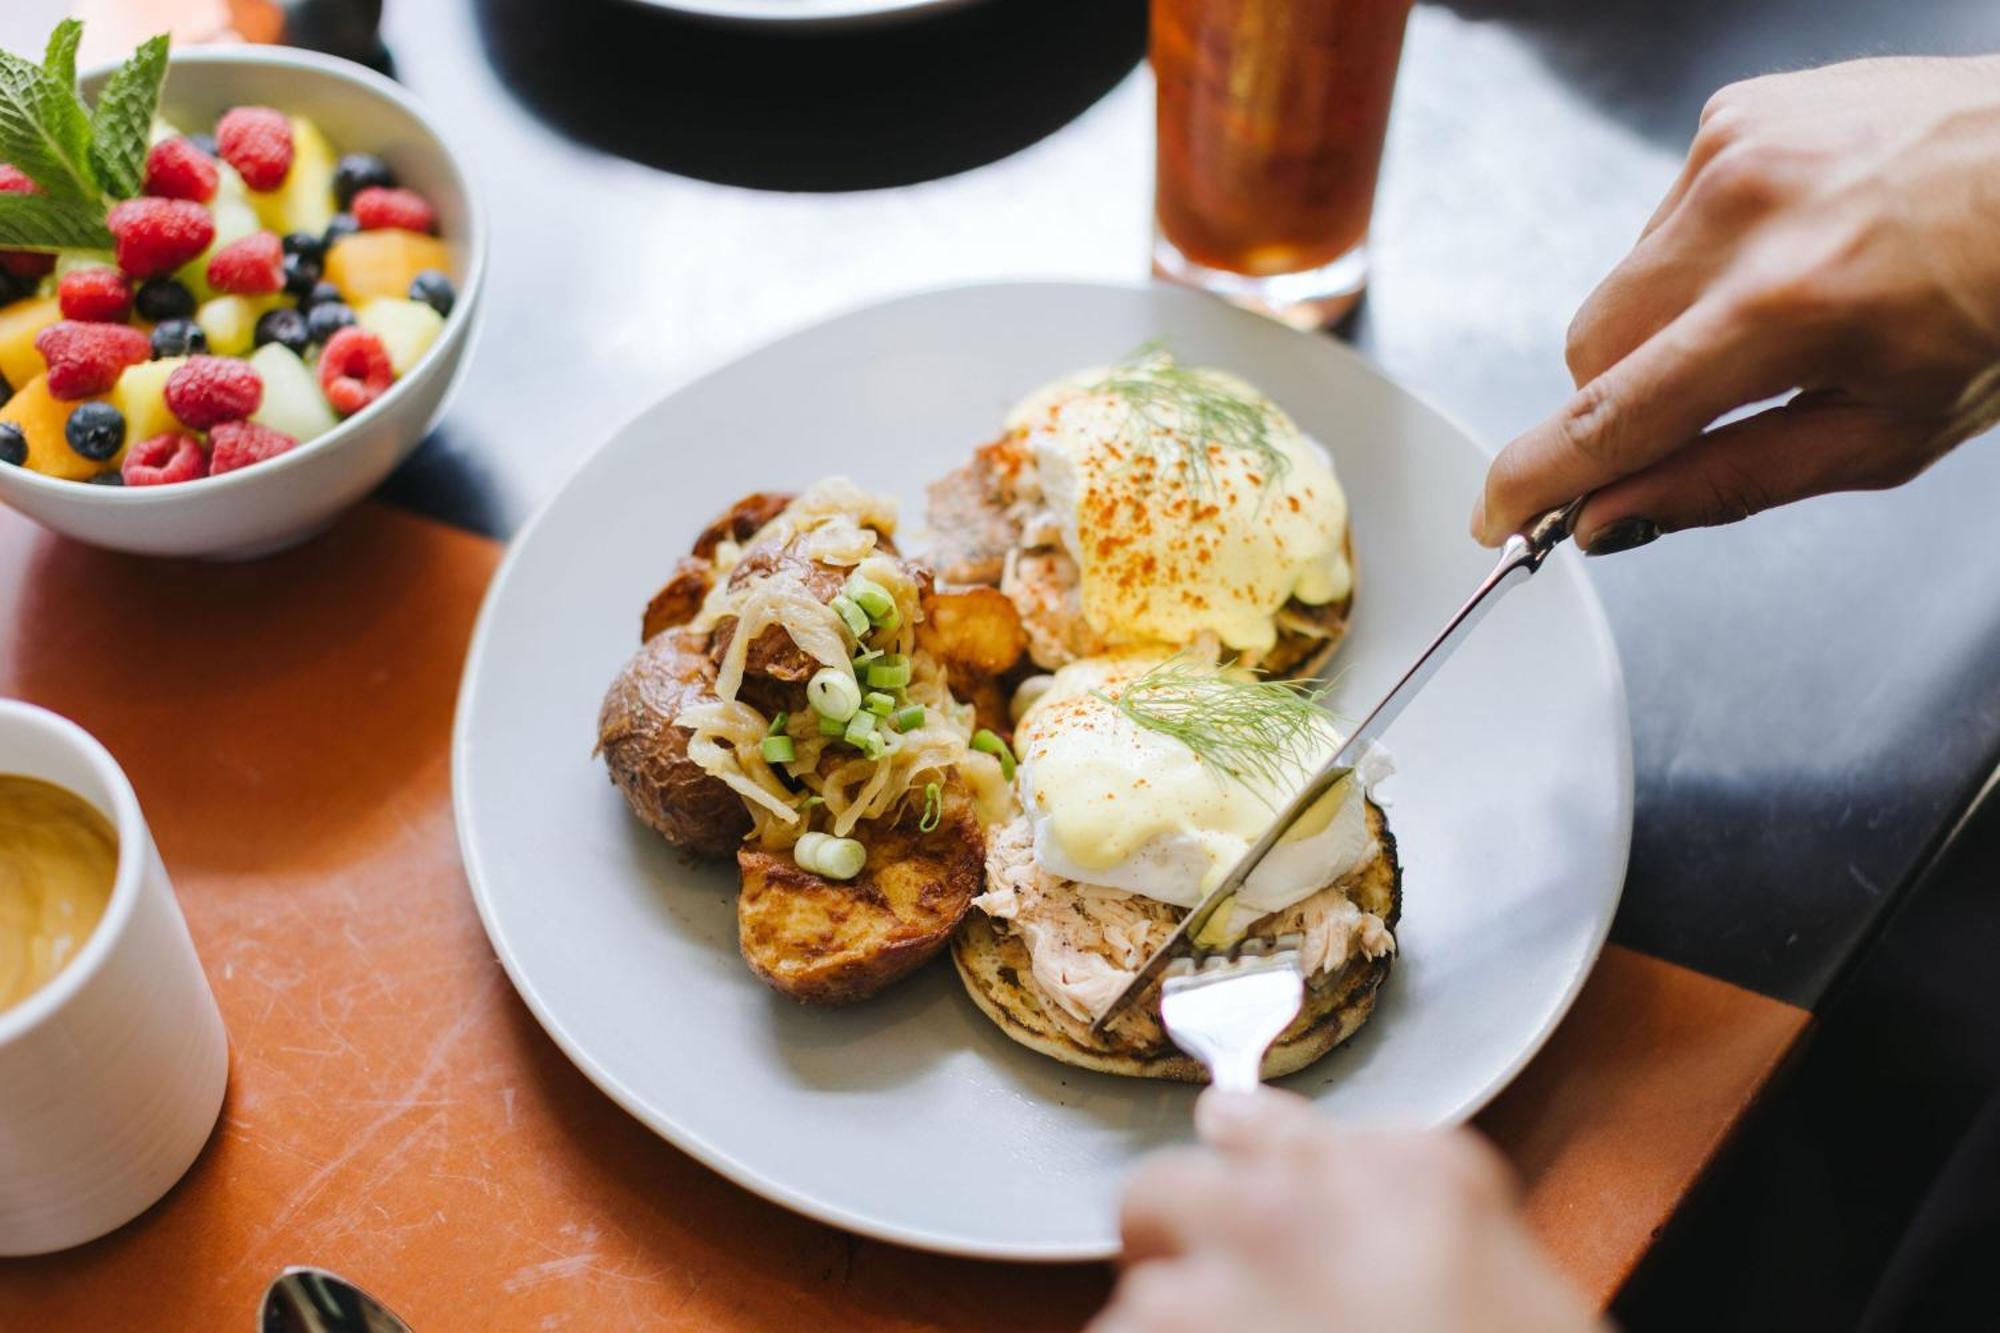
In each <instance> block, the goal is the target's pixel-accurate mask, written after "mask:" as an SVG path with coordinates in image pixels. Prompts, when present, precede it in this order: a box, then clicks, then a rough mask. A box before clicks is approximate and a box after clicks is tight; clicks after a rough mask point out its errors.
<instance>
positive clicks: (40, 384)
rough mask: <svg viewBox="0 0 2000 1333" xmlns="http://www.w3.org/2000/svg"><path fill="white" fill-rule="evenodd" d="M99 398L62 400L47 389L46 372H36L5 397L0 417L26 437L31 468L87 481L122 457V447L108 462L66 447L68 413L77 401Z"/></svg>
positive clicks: (114, 466) (68, 479)
mask: <svg viewBox="0 0 2000 1333" xmlns="http://www.w3.org/2000/svg"><path fill="white" fill-rule="evenodd" d="M98 401H102V400H101V399H90V398H82V399H78V400H77V401H76V402H64V401H63V400H62V399H60V398H58V397H56V396H55V395H54V394H52V393H50V392H49V377H48V376H47V375H36V376H35V377H34V378H33V379H31V380H29V381H27V382H26V383H25V384H23V385H22V386H21V389H20V391H19V392H18V393H16V394H15V395H14V396H13V397H12V398H9V399H8V400H7V405H6V406H5V407H0V421H11V422H13V423H14V424H15V425H16V426H19V427H20V428H21V434H22V435H23V436H24V437H26V439H27V441H28V458H27V463H26V466H27V468H28V469H29V470H30V471H32V472H40V473H42V474H43V475H45V476H50V477H61V478H62V479H63V480H65V481H88V480H90V479H91V478H92V477H94V476H96V475H97V474H98V473H100V472H113V471H116V470H117V468H118V465H119V464H120V463H122V462H124V460H125V450H124V449H123V448H120V449H119V450H118V453H117V455H116V456H114V457H113V458H111V459H110V460H109V461H108V462H103V463H99V462H97V461H95V460H93V459H89V458H85V457H84V456H83V455H82V454H80V453H78V452H77V451H76V450H74V449H72V448H70V447H69V439H68V437H66V436H65V435H64V434H63V427H64V426H66V425H67V424H69V414H70V413H72V412H74V411H76V409H77V407H78V406H79V404H81V403H86V402H98ZM125 439H126V442H127V443H128V444H129V443H130V442H131V439H132V437H131V435H130V434H129V433H127V435H126V437H125Z"/></svg>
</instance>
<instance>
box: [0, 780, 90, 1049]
mask: <svg viewBox="0 0 2000 1333" xmlns="http://www.w3.org/2000/svg"><path fill="white" fill-rule="evenodd" d="M117 877H118V835H117V833H116V832H115V831H114V830H113V829H112V827H111V821H110V820H108V819H106V818H105V817H104V816H103V815H102V814H101V813H99V811H98V810H97V808H96V807H95V806H93V805H91V804H90V803H89V802H88V801H86V800H84V799H83V798H82V797H80V796H78V795H76V794H75V793H73V792H69V791H65V790H64V789H63V788H61V787H58V786H56V785H54V784H53V783H48V782H43V781H41V780H40V779H38V778H29V777H20V776H16V775H0V1012H4V1011H5V1010H7V1009H9V1008H12V1007H13V1006H14V1005H16V1004H19V1003H20V1002H21V1001H22V1000H25V999H26V998H27V997H28V996H30V995H32V994H34V993H35V991H37V990H39V989H40V988H41V987H43V986H44V985H47V984H48V982H49V980H50V978H52V977H54V976H55V975H56V973H58V972H60V971H62V969H63V967H64V966H65V965H66V964H67V963H68V962H69V961H70V960H71V959H72V958H74V957H76V954H77V951H78V950H79V949H81V948H82V947H83V944H84V941H85V940H88V939H89V938H90V932H91V931H93V930H95V929H96V928H97V923H98V921H99V920H100V919H101V918H102V917H103V916H104V908H105V905H106V904H108V903H109V902H110V901H111V886H112V884H113V882H114V881H115V880H116V879H117Z"/></svg>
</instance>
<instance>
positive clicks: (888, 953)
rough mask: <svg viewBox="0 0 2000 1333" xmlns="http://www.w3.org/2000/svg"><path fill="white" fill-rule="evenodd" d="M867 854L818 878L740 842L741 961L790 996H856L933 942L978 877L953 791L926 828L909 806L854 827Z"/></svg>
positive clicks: (967, 808)
mask: <svg viewBox="0 0 2000 1333" xmlns="http://www.w3.org/2000/svg"><path fill="white" fill-rule="evenodd" d="M855 836H856V837H858V838H859V839H860V840H861V842H862V844H863V845H864V846H866V847H867V849H868V864H867V865H866V866H865V867H864V868H863V869H862V871H861V873H860V874H859V875H857V876H856V877H855V878H853V879H851V880H844V881H843V880H832V879H824V878H822V877H821V876H819V875H815V874H813V873H811V872H810V871H807V870H801V869H800V868H799V867H798V865H797V864H796V863H795V862H793V860H792V857H791V854H790V853H789V852H768V851H764V850H762V849H760V848H755V847H743V848H741V849H740V850H739V851H738V852H737V854H736V861H737V865H738V866H739V867H740V868H741V870H742V872H743V891H742V893H740V894H739V895H738V896H737V899H736V927H737V942H738V944H739V945H740V946H741V948H742V950H743V959H744V961H745V962H747V963H749V964H750V970H751V971H753V972H755V973H756V974H757V975H758V976H760V977H762V978H763V979H764V980H765V981H767V982H769V983H770V984H771V985H772V986H773V987H775V988H777V989H778V990H779V991H782V992H783V993H784V994H786V995H788V996H790V997H791V998H793V999H795V1000H802V1001H805V1002H806V1003H808V1004H850V1003H852V1002H854V1001H856V1000H865V999H867V998H868V997H869V996H871V995H874V994H876V993H877V992H879V991H881V990H882V989H883V988H884V987H886V986H888V985H889V984H890V983H891V982H894V981H896V980H898V979H899V978H901V977H903V976H905V975H907V974H908V973H910V972H911V971H913V970H914V969H916V968H917V967H919V966H921V965H922V964H924V963H925V962H928V961H929V960H930V959H931V958H932V957H934V956H935V955H937V954H938V953H939V952H940V951H942V950H943V949H944V947H945V945H946V944H947V943H948V942H949V941H950V939H951V934H952V931H953V930H955V929H956V928H957V926H958V923H959V921H960V920H961V919H962V918H963V917H964V916H965V913H966V911H967V909H969V908H970V907H971V905H972V900H973V898H974V897H976V896H977V895H978V894H979V893H980V892H981V891H982V890H983V889H984V887H985V877H986V869H985V863H986V842H985V836H984V835H983V834H982V833H981V832H980V828H979V821H978V820H977V819H976V818H974V816H973V813H972V808H971V805H970V803H969V802H968V801H967V800H966V799H965V798H964V797H963V796H960V795H957V794H954V795H953V796H952V797H951V798H950V799H948V800H947V801H946V804H945V812H944V817H943V819H942V820H941V821H940V823H939V825H938V827H937V828H935V829H933V830H932V831H931V832H929V833H923V832H920V831H919V830H918V828H917V824H916V818H915V816H906V817H905V818H904V819H903V820H902V821H901V822H900V823H898V824H896V825H894V826H883V825H879V824H877V825H864V826H863V827H862V828H861V829H859V830H857V831H856V835H855Z"/></svg>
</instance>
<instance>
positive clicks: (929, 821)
mask: <svg viewBox="0 0 2000 1333" xmlns="http://www.w3.org/2000/svg"><path fill="white" fill-rule="evenodd" d="M943 818H944V788H943V787H940V786H939V785H938V784H937V783H935V782H926V783H925V784H924V813H923V818H921V819H919V820H918V821H917V829H918V831H920V832H923V833H931V832H934V831H935V830H936V829H937V826H938V821H939V820H941V819H943Z"/></svg>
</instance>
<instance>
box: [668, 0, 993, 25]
mask: <svg viewBox="0 0 2000 1333" xmlns="http://www.w3.org/2000/svg"><path fill="white" fill-rule="evenodd" d="M633 3H635V4H642V5H650V6H651V7H652V8H654V9H664V10H668V11H670V12H672V13H676V14H686V15H688V16H690V17H693V18H704V19H718V20H722V21H724V22H729V23H756V24H769V23H776V24H791V25H794V26H800V25H803V26H833V25H836V24H848V23H857V22H865V21H867V20H871V19H892V18H898V17H903V16H908V15H914V14H917V13H920V12H922V11H925V10H932V9H948V8H950V7H952V6H954V5H960V4H964V3H966V0H633Z"/></svg>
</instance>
